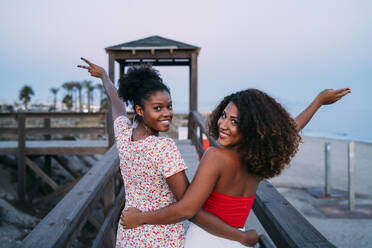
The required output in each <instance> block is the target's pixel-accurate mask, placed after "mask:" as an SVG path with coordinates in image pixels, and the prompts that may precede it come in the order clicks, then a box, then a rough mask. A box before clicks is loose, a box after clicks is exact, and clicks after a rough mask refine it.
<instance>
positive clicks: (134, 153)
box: [114, 116, 187, 248]
mask: <svg viewBox="0 0 372 248" xmlns="http://www.w3.org/2000/svg"><path fill="white" fill-rule="evenodd" d="M132 130H133V129H132V127H131V126H130V123H129V120H128V118H127V117H125V116H119V117H118V118H116V119H115V121H114V132H115V139H116V145H117V148H118V151H119V157H120V171H121V175H122V177H123V180H124V185H125V199H126V203H125V208H124V209H127V208H129V207H135V208H138V209H139V210H141V211H152V210H156V209H159V208H163V207H165V206H168V205H169V204H171V203H173V202H175V198H174V195H173V193H172V192H171V190H170V188H169V186H168V184H167V182H166V178H167V177H170V176H172V175H174V174H176V173H178V172H180V171H183V170H185V169H187V167H186V165H185V162H184V160H183V158H182V156H181V154H180V152H179V151H178V149H177V146H176V144H175V142H174V141H173V140H172V139H170V138H167V137H157V136H148V137H147V138H145V139H143V140H138V141H131V136H132ZM183 246H184V228H183V225H182V223H177V224H169V225H142V226H140V227H137V228H134V229H128V230H125V229H123V228H122V226H121V225H120V223H119V227H118V231H117V236H116V248H119V247H131V248H132V247H159V248H160V247H161V248H163V247H183Z"/></svg>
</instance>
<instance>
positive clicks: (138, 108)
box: [135, 105, 144, 118]
mask: <svg viewBox="0 0 372 248" xmlns="http://www.w3.org/2000/svg"><path fill="white" fill-rule="evenodd" d="M135 109H136V114H137V115H139V116H140V117H141V118H143V114H144V111H143V108H142V107H141V106H140V105H136V106H135Z"/></svg>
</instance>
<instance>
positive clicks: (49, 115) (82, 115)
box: [0, 112, 105, 118]
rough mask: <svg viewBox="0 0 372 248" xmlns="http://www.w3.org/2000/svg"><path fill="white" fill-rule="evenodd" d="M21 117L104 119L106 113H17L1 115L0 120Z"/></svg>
mask: <svg viewBox="0 0 372 248" xmlns="http://www.w3.org/2000/svg"><path fill="white" fill-rule="evenodd" d="M19 115H25V116H26V118H86V117H94V118H103V117H105V113H104V112H89V113H88V112H17V113H0V118H17V116H19Z"/></svg>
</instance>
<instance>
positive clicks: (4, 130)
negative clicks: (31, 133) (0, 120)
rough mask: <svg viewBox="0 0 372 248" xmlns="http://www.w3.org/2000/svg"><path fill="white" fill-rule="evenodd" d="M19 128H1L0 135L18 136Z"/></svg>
mask: <svg viewBox="0 0 372 248" xmlns="http://www.w3.org/2000/svg"><path fill="white" fill-rule="evenodd" d="M17 133H18V128H7V127H1V128H0V134H17Z"/></svg>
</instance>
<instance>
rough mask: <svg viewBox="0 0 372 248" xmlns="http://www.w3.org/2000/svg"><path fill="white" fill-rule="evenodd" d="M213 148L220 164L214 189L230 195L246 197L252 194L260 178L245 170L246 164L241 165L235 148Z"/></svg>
mask: <svg viewBox="0 0 372 248" xmlns="http://www.w3.org/2000/svg"><path fill="white" fill-rule="evenodd" d="M215 149H218V154H219V156H218V163H221V164H222V166H221V167H220V168H221V176H220V177H219V179H218V181H217V183H216V186H215V188H214V190H215V191H217V192H220V193H222V194H226V195H230V196H243V197H248V196H252V195H254V194H255V193H256V190H257V187H258V184H259V182H260V181H261V178H260V177H258V176H255V175H251V174H249V173H248V172H247V169H246V166H247V165H242V163H241V161H240V156H239V154H238V152H237V151H236V150H232V149H227V148H215ZM216 162H217V161H216Z"/></svg>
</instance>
